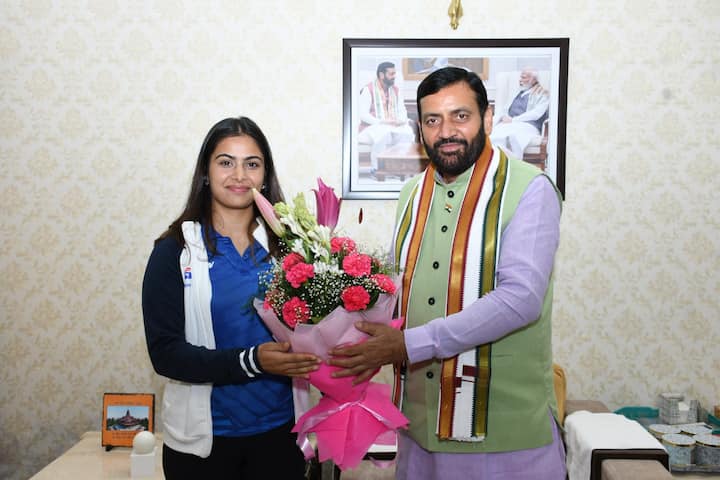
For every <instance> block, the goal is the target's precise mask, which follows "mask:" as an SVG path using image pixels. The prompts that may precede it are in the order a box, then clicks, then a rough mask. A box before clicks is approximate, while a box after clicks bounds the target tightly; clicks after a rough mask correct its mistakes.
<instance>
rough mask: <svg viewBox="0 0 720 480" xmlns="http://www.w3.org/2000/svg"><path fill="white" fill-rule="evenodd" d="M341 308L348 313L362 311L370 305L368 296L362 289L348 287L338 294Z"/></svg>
mask: <svg viewBox="0 0 720 480" xmlns="http://www.w3.org/2000/svg"><path fill="white" fill-rule="evenodd" d="M340 298H341V299H342V301H343V306H344V307H345V310H347V311H348V312H353V311H356V310H364V309H365V308H367V306H368V304H369V303H370V294H369V293H368V292H367V290H365V288H364V287H360V286H354V287H348V288H346V289H345V290H343V292H342V293H341V294H340Z"/></svg>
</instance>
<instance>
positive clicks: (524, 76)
mask: <svg viewBox="0 0 720 480" xmlns="http://www.w3.org/2000/svg"><path fill="white" fill-rule="evenodd" d="M519 83H520V89H521V90H527V89H528V88H530V87H532V86H533V85H534V84H535V77H534V76H533V74H532V73H531V72H530V71H529V70H523V71H522V72H520V80H519Z"/></svg>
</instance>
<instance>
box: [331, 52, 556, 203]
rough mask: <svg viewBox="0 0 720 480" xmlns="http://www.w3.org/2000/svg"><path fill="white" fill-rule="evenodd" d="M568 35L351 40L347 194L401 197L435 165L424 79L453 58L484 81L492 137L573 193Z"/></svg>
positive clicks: (346, 91) (346, 66)
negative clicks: (424, 114)
mask: <svg viewBox="0 0 720 480" xmlns="http://www.w3.org/2000/svg"><path fill="white" fill-rule="evenodd" d="M568 45H569V40H568V39H567V38H549V39H466V40H460V39H452V40H449V39H343V155H342V170H343V172H342V173H343V198H348V199H395V198H397V197H398V194H399V192H400V189H401V188H402V186H403V185H404V183H405V182H406V181H407V180H408V179H409V178H411V177H412V176H413V175H416V174H418V173H420V172H421V171H422V170H423V169H424V168H425V166H427V164H428V162H429V159H428V157H427V154H426V152H425V148H424V146H423V144H422V141H421V139H420V134H419V125H418V113H417V104H416V93H417V87H418V85H419V84H420V82H421V81H422V80H423V79H424V78H425V77H426V76H427V75H429V74H430V73H431V72H433V71H435V70H437V69H439V68H442V67H445V66H455V67H460V68H465V69H467V70H472V71H473V72H475V73H476V74H477V75H478V76H479V77H480V78H481V79H482V80H483V83H484V85H485V88H486V90H487V93H488V102H489V107H488V108H490V109H491V111H492V112H493V129H492V132H489V133H490V140H491V142H492V143H493V144H494V145H496V146H498V147H500V148H502V149H504V150H505V151H506V152H507V153H508V154H509V155H511V156H514V157H516V158H521V159H522V160H524V161H527V162H529V163H533V164H535V165H536V166H538V168H540V169H542V170H543V171H544V172H545V173H546V174H547V175H548V176H549V177H550V178H551V179H552V180H553V181H554V182H555V184H556V185H557V186H558V188H559V189H560V191H561V193H562V194H563V196H564V195H565V132H566V126H565V124H566V115H567V69H568V67H567V63H568Z"/></svg>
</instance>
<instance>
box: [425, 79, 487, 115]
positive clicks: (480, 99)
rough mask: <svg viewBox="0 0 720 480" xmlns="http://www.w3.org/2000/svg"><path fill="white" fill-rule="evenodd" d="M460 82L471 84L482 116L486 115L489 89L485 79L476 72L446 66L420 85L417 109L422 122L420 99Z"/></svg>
mask: <svg viewBox="0 0 720 480" xmlns="http://www.w3.org/2000/svg"><path fill="white" fill-rule="evenodd" d="M458 82H465V83H467V84H468V85H469V86H470V88H472V90H473V91H474V92H475V99H476V101H477V105H478V109H479V110H480V115H481V118H482V117H483V116H484V115H485V110H486V109H487V107H488V99H487V91H486V90H485V85H483V81H482V80H481V79H480V77H478V76H477V74H476V73H475V72H471V71H470V70H465V69H464V68H458V67H445V68H441V69H440V70H435V71H434V72H433V73H431V74H430V75H428V76H427V77H425V79H424V80H423V81H422V82H421V83H420V85H419V86H418V89H417V109H418V118H419V119H420V122H421V123H422V112H421V111H420V100H421V99H423V98H424V97H427V96H428V95H432V94H434V93H437V92H439V91H440V90H441V89H443V88H445V87H447V86H450V85H453V84H455V83H458Z"/></svg>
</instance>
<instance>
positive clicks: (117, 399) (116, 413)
mask: <svg viewBox="0 0 720 480" xmlns="http://www.w3.org/2000/svg"><path fill="white" fill-rule="evenodd" d="M143 431H148V432H151V433H154V432H155V394H153V393H105V394H104V395H103V410H102V435H101V437H102V446H103V447H105V449H106V450H110V449H112V448H113V447H132V444H133V438H134V437H135V434H137V433H138V432H143Z"/></svg>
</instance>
